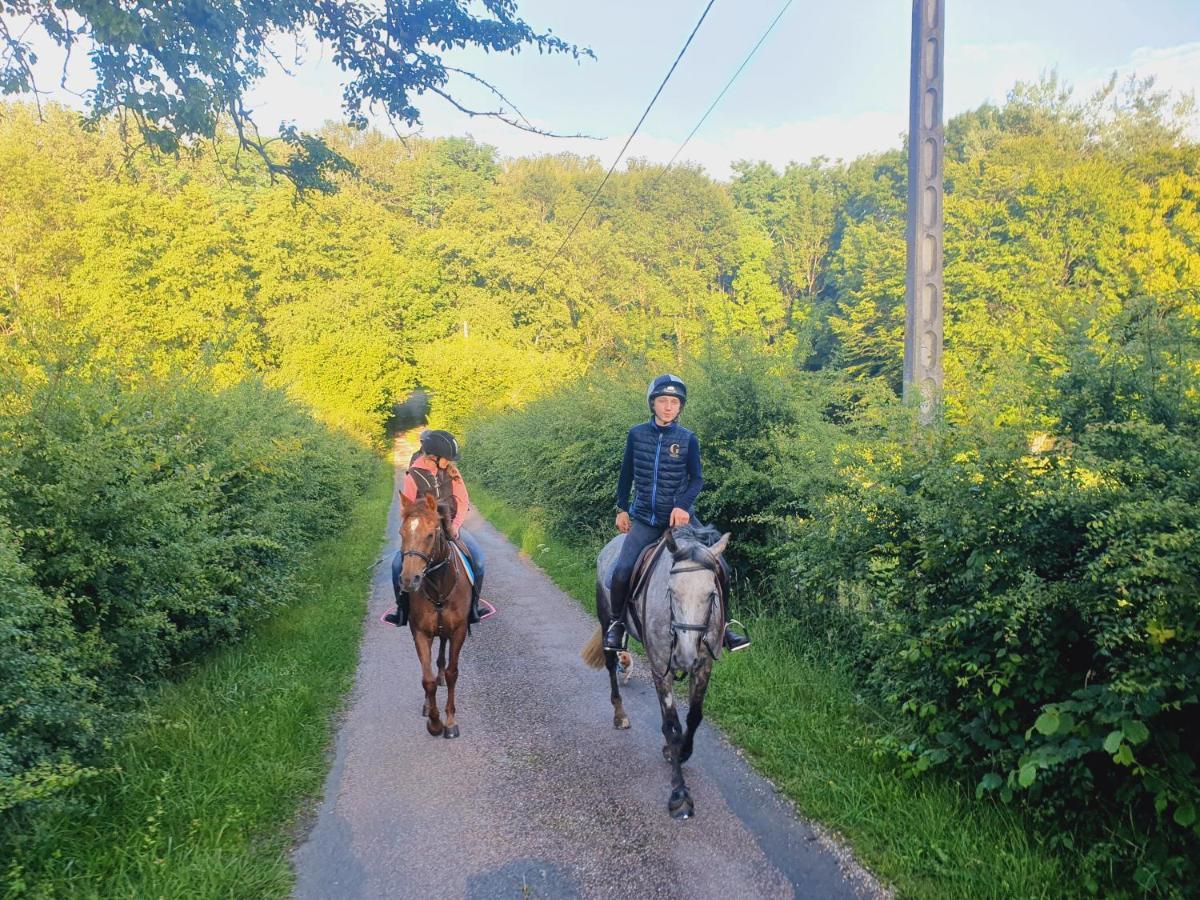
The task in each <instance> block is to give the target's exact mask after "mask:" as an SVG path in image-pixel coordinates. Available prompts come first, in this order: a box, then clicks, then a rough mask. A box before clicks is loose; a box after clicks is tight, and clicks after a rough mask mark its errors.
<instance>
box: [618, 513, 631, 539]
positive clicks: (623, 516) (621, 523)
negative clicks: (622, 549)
mask: <svg viewBox="0 0 1200 900" xmlns="http://www.w3.org/2000/svg"><path fill="white" fill-rule="evenodd" d="M629 528H630V525H629V513H627V512H625V510H621V511H620V512H619V513H617V531H619V532H621V534H629Z"/></svg>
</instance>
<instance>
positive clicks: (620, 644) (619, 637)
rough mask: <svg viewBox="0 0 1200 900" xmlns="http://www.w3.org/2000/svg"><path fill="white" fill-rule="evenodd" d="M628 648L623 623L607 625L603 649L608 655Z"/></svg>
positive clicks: (626, 633) (627, 638)
mask: <svg viewBox="0 0 1200 900" xmlns="http://www.w3.org/2000/svg"><path fill="white" fill-rule="evenodd" d="M628 646H629V633H628V631H626V629H625V623H624V622H620V621H617V622H612V623H611V624H609V626H608V631H606V632H604V649H605V650H606V651H608V652H610V653H616V652H617V651H618V650H624V649H625V648H626V647H628Z"/></svg>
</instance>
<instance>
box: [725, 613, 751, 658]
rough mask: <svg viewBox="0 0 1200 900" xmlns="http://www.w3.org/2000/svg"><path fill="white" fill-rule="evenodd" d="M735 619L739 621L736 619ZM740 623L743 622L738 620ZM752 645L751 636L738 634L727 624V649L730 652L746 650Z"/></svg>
mask: <svg viewBox="0 0 1200 900" xmlns="http://www.w3.org/2000/svg"><path fill="white" fill-rule="evenodd" d="M734 621H737V620H736V619H735V620H734ZM738 624H739V625H740V624H741V622H738ZM749 646H750V638H749V637H748V636H747V635H742V634H738V633H737V632H736V631H734V630H733V629H732V628H731V627H730V626H728V625H726V626H725V649H726V650H728V651H729V652H730V653H737V652H738V651H739V650H745V649H746V648H747V647H749Z"/></svg>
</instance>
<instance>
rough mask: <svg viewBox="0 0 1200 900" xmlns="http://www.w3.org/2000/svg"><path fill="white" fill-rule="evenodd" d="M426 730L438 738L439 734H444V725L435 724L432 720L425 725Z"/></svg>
mask: <svg viewBox="0 0 1200 900" xmlns="http://www.w3.org/2000/svg"><path fill="white" fill-rule="evenodd" d="M425 728H426V730H427V731H428V732H429V733H430V734H432V735H433V736H434V737H437V736H438V735H439V734H441V733H442V723H441V722H434V721H433V720H432V719H431V720H430V721H428V722H426V723H425Z"/></svg>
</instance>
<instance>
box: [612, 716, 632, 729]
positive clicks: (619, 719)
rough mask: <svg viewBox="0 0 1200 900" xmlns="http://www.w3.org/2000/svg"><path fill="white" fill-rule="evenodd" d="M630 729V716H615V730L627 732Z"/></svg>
mask: <svg viewBox="0 0 1200 900" xmlns="http://www.w3.org/2000/svg"><path fill="white" fill-rule="evenodd" d="M628 727H629V716H613V728H619V729H620V730H621V731H625V730H626V729H627V728H628Z"/></svg>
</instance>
